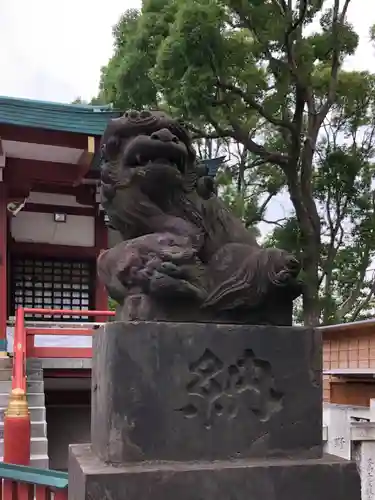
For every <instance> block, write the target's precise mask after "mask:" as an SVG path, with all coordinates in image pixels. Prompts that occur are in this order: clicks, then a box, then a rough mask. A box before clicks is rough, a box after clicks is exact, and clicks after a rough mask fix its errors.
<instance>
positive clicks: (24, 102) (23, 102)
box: [0, 96, 119, 113]
mask: <svg viewBox="0 0 375 500" xmlns="http://www.w3.org/2000/svg"><path fill="white" fill-rule="evenodd" d="M1 104H9V105H13V106H15V107H27V108H30V107H34V108H39V109H43V108H48V109H51V110H52V109H56V110H59V111H63V110H64V111H68V112H72V111H74V112H80V113H98V112H101V113H106V112H109V113H114V112H119V111H118V110H116V109H114V108H113V107H112V106H111V105H110V104H103V105H91V104H72V103H63V102H55V101H41V100H37V99H29V98H21V97H9V96H0V105H1Z"/></svg>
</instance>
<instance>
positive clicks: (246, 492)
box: [69, 445, 361, 500]
mask: <svg viewBox="0 0 375 500" xmlns="http://www.w3.org/2000/svg"><path fill="white" fill-rule="evenodd" d="M360 491H361V489H360V479H359V475H358V472H357V468H356V465H355V463H353V462H348V461H345V460H342V459H340V458H337V457H332V456H330V455H327V456H324V457H323V458H320V459H310V460H290V459H289V460H288V459H269V460H254V459H253V460H233V461H216V462H190V463H181V462H180V463H178V462H164V463H152V462H151V463H131V464H126V465H122V466H118V467H113V466H111V465H105V464H104V463H103V462H101V461H100V460H99V459H98V458H97V457H96V456H95V455H94V454H93V453H92V451H91V449H90V445H77V446H73V447H71V448H70V459H69V500H83V499H87V500H102V499H103V498H111V499H113V500H120V499H126V500H174V499H175V498H178V499H179V500H196V499H197V498H199V499H204V500H221V499H223V500H228V499H229V498H230V499H231V500H294V499H303V500H317V499H319V500H360V498H361V493H360Z"/></svg>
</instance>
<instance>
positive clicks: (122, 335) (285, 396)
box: [91, 322, 322, 463]
mask: <svg viewBox="0 0 375 500" xmlns="http://www.w3.org/2000/svg"><path fill="white" fill-rule="evenodd" d="M320 349H321V339H320V335H319V333H318V332H314V330H312V329H307V328H292V327H272V326H263V327H262V326H245V325H229V324H227V325H224V324H222V325H217V324H210V323H206V324H203V323H201V324H199V323H195V324H192V323H147V322H140V323H119V322H115V323H111V324H107V325H106V326H105V328H103V329H102V330H101V331H98V332H97V333H96V334H95V336H94V358H93V370H92V377H93V379H92V383H93V386H92V391H93V392H92V422H91V426H92V427H91V430H92V432H91V435H92V446H93V451H94V452H95V453H96V454H97V455H98V456H99V457H100V458H101V459H102V460H104V461H106V462H111V463H124V462H129V461H148V460H170V461H189V460H228V459H243V458H250V457H294V458H296V457H320V456H321V453H322V446H321V441H322V440H321V433H322V420H321V419H322V404H321V398H322V391H321V350H320Z"/></svg>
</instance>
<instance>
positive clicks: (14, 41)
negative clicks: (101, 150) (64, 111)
mask: <svg viewBox="0 0 375 500" xmlns="http://www.w3.org/2000/svg"><path fill="white" fill-rule="evenodd" d="M140 3H141V1H140V0H107V1H106V2H100V1H98V0H97V1H96V2H95V1H94V2H93V1H92V0H91V1H90V0H64V2H56V1H51V0H0V61H1V74H0V95H3V96H4V95H6V96H13V97H27V98H31V99H41V100H47V101H58V102H71V101H73V100H74V99H75V98H76V97H78V96H80V97H82V98H83V99H86V100H90V99H91V98H92V97H93V96H95V95H96V93H97V89H98V83H99V76H100V68H101V66H103V65H105V64H106V63H107V61H108V59H109V58H110V57H111V54H112V26H113V25H114V24H115V23H116V22H117V21H118V19H119V17H120V15H121V14H122V13H123V12H124V11H125V10H126V9H127V8H131V7H139V6H140ZM370 4H371V2H370V1H369V0H351V6H350V8H349V12H348V18H349V20H350V21H351V22H352V23H353V24H354V26H355V29H356V30H357V32H358V33H359V35H360V39H361V42H360V46H359V49H358V51H357V54H356V55H355V56H354V57H352V58H351V60H350V61H349V62H348V64H347V66H349V67H351V68H353V69H369V70H374V69H375V49H373V47H372V46H371V45H370V43H369V37H368V30H369V27H370V26H371V25H372V24H374V23H375V9H371V8H369V5H370Z"/></svg>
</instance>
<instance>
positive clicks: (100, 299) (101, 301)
mask: <svg viewBox="0 0 375 500" xmlns="http://www.w3.org/2000/svg"><path fill="white" fill-rule="evenodd" d="M95 248H96V256H97V257H98V256H99V254H100V252H101V251H102V250H107V248H108V228H107V226H106V224H105V221H104V213H103V211H100V212H99V213H98V214H96V216H95ZM95 309H96V310H97V311H107V310H108V294H107V291H106V289H105V287H104V285H103V284H102V283H101V282H100V280H99V278H98V275H97V274H96V284H95ZM107 320H108V318H107V317H106V316H98V317H96V318H95V321H103V322H104V321H107Z"/></svg>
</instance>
